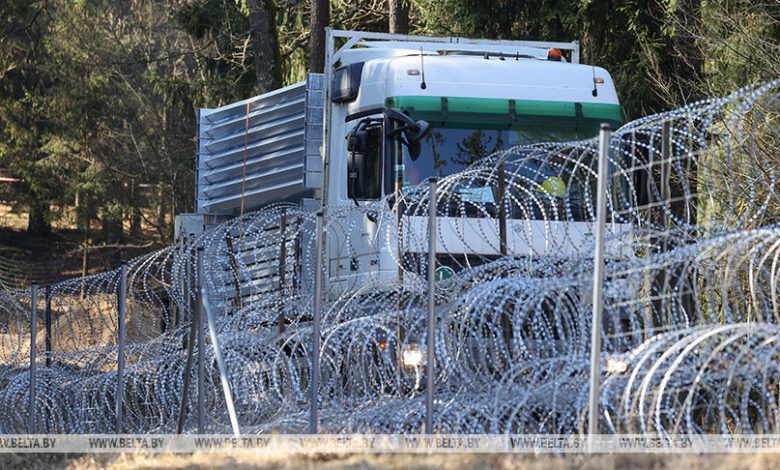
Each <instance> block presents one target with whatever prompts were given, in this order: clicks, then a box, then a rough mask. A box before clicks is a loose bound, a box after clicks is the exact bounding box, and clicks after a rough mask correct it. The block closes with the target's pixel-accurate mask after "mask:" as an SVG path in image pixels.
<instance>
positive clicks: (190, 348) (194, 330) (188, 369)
mask: <svg viewBox="0 0 780 470" xmlns="http://www.w3.org/2000/svg"><path fill="white" fill-rule="evenodd" d="M189 259H191V258H188V261H185V262H184V263H185V264H184V273H182V275H183V276H184V277H185V280H183V281H182V289H181V290H182V296H183V299H184V300H183V302H184V305H183V306H184V307H185V309H186V311H187V316H188V317H189V321H190V335H189V339H187V341H186V343H187V360H186V362H185V363H184V378H183V381H184V383H183V385H182V391H181V404H180V405H179V422H178V424H177V426H176V434H181V433H182V432H183V431H184V422H185V420H186V418H187V404H188V401H189V396H190V377H191V375H192V360H193V356H194V354H195V336H196V335H197V334H198V317H197V316H196V315H192V301H191V298H190V295H189V292H188V293H187V294H186V296H185V294H184V286H185V285H187V286H191V282H190V281H191V278H190V269H189V268H190V266H191V264H190V261H189ZM182 313H184V312H182ZM182 318H183V317H182Z"/></svg>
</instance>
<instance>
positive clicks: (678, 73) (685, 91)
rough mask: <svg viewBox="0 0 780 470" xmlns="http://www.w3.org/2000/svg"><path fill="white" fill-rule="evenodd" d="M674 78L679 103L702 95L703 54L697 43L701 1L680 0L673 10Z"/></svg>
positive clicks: (696, 98)
mask: <svg viewBox="0 0 780 470" xmlns="http://www.w3.org/2000/svg"><path fill="white" fill-rule="evenodd" d="M673 21H674V33H673V34H674V35H673V36H672V47H673V48H674V56H673V59H672V60H673V64H674V71H673V73H674V77H675V81H676V82H677V86H678V90H677V92H678V94H679V97H680V100H679V102H678V105H680V106H682V105H684V104H687V103H691V102H693V101H696V100H700V99H702V98H704V97H705V96H704V94H703V93H702V85H703V82H704V79H703V76H702V72H703V69H704V57H703V55H702V50H701V48H700V47H699V45H698V44H697V39H698V38H699V37H701V35H702V23H701V22H702V19H701V0H680V1H678V2H677V6H676V9H675V10H674V19H673Z"/></svg>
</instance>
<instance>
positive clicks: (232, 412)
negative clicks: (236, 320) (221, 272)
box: [200, 289, 241, 437]
mask: <svg viewBox="0 0 780 470" xmlns="http://www.w3.org/2000/svg"><path fill="white" fill-rule="evenodd" d="M200 297H201V299H202V300H203V313H204V315H205V317H206V325H207V326H208V328H209V336H210V337H211V345H212V346H214V357H215V359H216V360H217V367H218V368H219V379H220V381H221V382H222V392H223V393H224V394H225V404H226V405H227V409H228V416H229V417H230V426H231V427H232V428H233V434H234V435H235V436H236V437H239V436H240V435H241V430H240V429H239V427H238V416H237V415H236V407H235V404H234V403H233V392H232V391H231V389H230V381H229V380H228V376H227V367H226V366H225V359H224V358H223V357H222V351H220V349H219V338H218V337H217V328H216V327H215V326H214V318H213V317H212V315H211V306H210V305H209V302H208V297H207V296H206V291H205V290H204V289H201V291H200Z"/></svg>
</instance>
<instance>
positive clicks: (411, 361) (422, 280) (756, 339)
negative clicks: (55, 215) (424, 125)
mask: <svg viewBox="0 0 780 470" xmlns="http://www.w3.org/2000/svg"><path fill="white" fill-rule="evenodd" d="M778 98H780V81H776V82H771V83H765V84H760V85H755V86H752V87H748V88H745V89H742V90H739V91H738V92H735V93H734V94H732V95H730V96H727V97H724V98H721V99H714V100H707V101H702V102H699V103H695V104H692V105H690V106H687V107H685V108H681V109H678V110H674V111H671V112H668V113H663V114H659V115H654V116H650V117H648V118H644V119H641V120H638V121H634V122H631V123H629V124H627V125H625V126H623V127H622V128H621V129H619V130H618V131H616V132H615V133H614V134H613V136H612V138H611V140H610V144H609V173H608V174H609V182H610V184H609V191H608V195H607V196H608V198H607V227H608V236H607V239H606V266H605V269H606V275H605V284H604V289H603V295H604V310H603V326H602V330H601V331H602V337H603V342H602V348H601V353H602V370H603V373H602V374H601V376H600V383H601V389H600V390H601V391H600V395H599V403H600V413H599V415H598V416H599V420H600V421H599V424H600V428H601V429H602V431H604V432H628V433H647V434H662V435H674V434H690V433H693V434H700V433H778V432H780V407H779V406H778V403H779V400H780V386H778V384H780V369H779V368H778V367H779V366H778V365H780V350H779V349H778V348H779V347H780V344H778V339H780V327H778V320H779V319H780V311H779V309H780V304H779V303H778V297H779V294H780V292H778V291H779V290H780V284H779V283H778V276H780V264H779V263H778V258H780V226H779V225H778V222H780V195H779V194H778V188H779V185H778V170H780V141H778V137H780V126H778V124H777V122H778V117H779V116H778V111H780V105H778ZM597 165H598V143H597V141H596V139H593V140H586V141H580V142H569V143H554V144H537V145H531V146H523V147H516V148H513V149H511V150H509V151H506V152H502V153H500V154H496V155H493V156H491V157H490V158H488V159H486V160H482V161H480V162H478V163H476V164H474V165H472V166H471V167H470V168H469V169H468V170H466V171H464V172H462V173H459V174H456V175H452V176H447V177H444V178H442V179H441V180H439V181H438V184H437V189H436V193H435V195H434V200H435V201H436V213H437V219H438V222H437V224H436V231H435V233H433V234H431V233H430V232H429V230H428V228H427V227H428V225H427V223H428V214H429V211H430V210H431V208H430V207H429V206H430V203H429V202H428V201H429V200H430V194H429V192H428V191H430V189H429V188H430V186H428V185H420V186H416V187H406V188H404V190H403V192H402V193H401V195H400V197H395V196H391V197H389V198H386V199H385V200H382V201H377V202H373V203H370V202H361V203H360V204H359V205H358V206H357V207H356V206H355V205H351V206H347V207H328V208H327V209H326V211H325V218H324V227H323V229H324V234H325V237H324V248H325V253H326V256H325V259H324V260H323V263H322V271H321V272H319V273H317V272H316V266H317V263H316V259H315V258H316V253H317V242H318V240H319V239H318V236H317V215H316V211H317V210H318V209H308V208H306V207H302V206H293V205H276V206H272V207H268V208H265V209H263V210H260V211H257V212H253V213H249V214H245V215H244V216H243V217H241V218H238V219H234V220H231V221H228V222H226V223H224V224H222V225H220V226H218V227H216V228H214V229H212V230H210V231H207V232H205V233H203V234H200V235H197V236H193V237H189V238H187V239H182V240H179V241H178V242H177V243H176V244H175V245H173V246H171V247H168V248H166V249H163V250H160V251H156V252H153V253H150V254H148V255H145V256H142V257H139V258H135V259H133V260H130V261H129V262H128V264H127V266H128V274H127V301H126V304H125V305H126V312H125V323H124V335H125V337H124V341H123V348H124V357H125V366H124V371H123V374H122V378H121V380H122V383H123V387H122V400H121V415H122V417H123V419H122V428H123V430H125V431H128V432H150V433H168V432H175V431H176V430H177V427H178V424H179V421H180V420H181V424H182V426H181V427H182V428H183V429H184V430H185V431H186V432H192V431H195V430H201V431H206V432H225V431H226V430H228V429H229V423H230V420H229V416H228V407H227V403H226V400H225V394H224V389H223V388H222V387H221V385H220V370H219V367H218V362H222V361H219V360H218V359H224V361H223V362H224V366H225V376H226V378H227V382H228V384H229V386H230V390H231V392H232V400H233V402H234V405H235V411H236V417H237V421H238V424H239V425H240V427H241V431H242V432H304V431H306V430H307V429H308V425H309V419H310V415H309V413H310V404H311V401H310V396H311V393H312V390H311V385H312V375H311V370H312V367H311V364H312V354H313V353H314V354H316V356H317V357H318V358H319V369H318V370H319V376H318V381H317V390H316V392H315V395H316V396H317V397H318V403H319V428H318V429H319V430H321V431H325V432H333V433H341V432H392V433H398V432H419V431H420V430H421V429H422V427H423V422H424V419H425V393H426V385H425V384H426V380H425V379H426V377H425V368H424V366H425V359H424V358H425V357H426V355H425V354H424V352H425V345H426V344H427V339H428V338H427V329H426V326H427V323H426V312H427V306H428V303H427V302H428V300H427V299H428V283H427V280H426V279H427V274H428V269H435V271H436V279H437V282H436V289H435V303H436V308H435V321H436V322H435V328H434V330H433V331H434V336H435V345H436V346H435V351H434V356H435V368H434V374H435V375H434V377H433V379H434V380H433V383H434V389H433V394H434V402H433V429H434V430H435V431H436V432H446V433H505V432H513V433H554V434H566V433H581V432H585V429H586V428H587V413H588V379H589V368H590V358H591V351H590V344H591V343H590V339H591V337H590V333H591V328H592V323H591V322H592V312H593V305H592V289H593V287H592V286H593V270H594V254H593V253H594V249H595V235H594V233H595V228H596V227H595V220H596V215H597V214H596V209H595V207H596V196H597V177H598V171H597V168H598V167H597ZM430 236H433V237H434V238H435V247H436V253H437V257H436V261H437V265H436V266H435V267H430V266H428V265H429V261H428V259H429V258H428V246H429V241H430V240H429V238H430ZM199 248H202V249H203V259H204V272H203V277H202V280H201V281H200V284H201V285H202V287H203V289H202V291H199V289H198V283H199V281H198V279H199V276H198V269H197V257H198V249H199ZM318 274H319V275H321V276H322V278H323V279H325V287H324V292H323V294H322V309H321V312H322V315H321V321H320V322H319V327H320V339H321V341H320V342H319V345H320V346H319V348H318V349H317V350H316V351H312V344H314V343H313V341H312V339H313V338H312V335H313V331H314V322H313V319H314V318H315V313H316V312H315V305H314V298H315V295H314V293H315V279H316V277H317V275H318ZM120 280H121V275H120V271H119V270H116V271H111V272H107V273H103V274H99V275H95V276H90V277H85V278H78V279H72V280H68V281H65V282H61V283H57V284H53V285H50V286H41V287H40V288H39V289H38V298H37V303H36V307H37V308H36V309H35V310H36V311H37V323H36V325H37V326H36V330H35V335H34V337H35V342H34V344H35V348H34V349H35V351H36V367H35V371H34V374H31V367H30V356H31V350H32V348H31V323H32V322H31V320H32V318H31V316H32V315H31V312H32V310H33V309H32V305H31V292H30V291H29V290H9V289H6V288H2V287H0V403H2V405H0V408H2V409H3V410H5V411H4V412H3V413H0V433H20V432H25V431H31V429H30V422H29V418H30V416H29V415H30V413H29V409H30V408H29V400H30V396H31V378H32V377H33V376H34V377H35V378H34V395H33V396H34V426H35V429H34V430H35V431H37V432H59V433H105V432H113V431H114V430H115V423H116V416H117V413H116V408H117V396H116V391H117V376H118V373H117V362H118V361H117V358H118V354H119V351H118V333H119V331H118V330H119V328H118V327H119V325H118V318H119V312H118V303H117V289H118V285H119V282H120ZM201 292H202V293H203V295H200V294H201ZM204 300H205V301H206V302H207V309H208V310H209V312H210V313H209V315H210V317H209V318H211V319H212V320H213V325H214V333H216V336H215V337H216V338H218V345H217V347H214V346H215V344H214V343H213V342H212V341H206V342H198V341H196V340H197V335H193V332H194V331H195V330H197V329H198V328H200V329H201V331H202V330H203V329H204V325H203V324H202V323H201V324H199V325H196V326H197V327H196V328H193V319H195V318H196V317H197V314H198V311H199V309H198V306H199V305H201V304H202V302H203V301H204ZM217 352H219V354H220V355H221V358H218V357H217V355H216V353H217ZM197 357H202V358H203V371H204V372H203V375H202V376H200V377H199V374H198V372H197V367H196V365H195V364H194V362H195V361H197V360H198V359H195V358H197ZM198 383H200V384H201V386H200V388H199V387H198ZM185 389H186V391H187V392H186V393H185ZM198 390H201V392H198ZM182 408H183V412H182ZM198 409H202V410H203V415H202V418H199V417H198V412H197V410H198ZM180 417H181V418H183V419H181V418H180Z"/></svg>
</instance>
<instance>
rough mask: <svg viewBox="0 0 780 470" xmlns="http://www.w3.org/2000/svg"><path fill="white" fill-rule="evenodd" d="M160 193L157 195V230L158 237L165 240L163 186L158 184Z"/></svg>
mask: <svg viewBox="0 0 780 470" xmlns="http://www.w3.org/2000/svg"><path fill="white" fill-rule="evenodd" d="M159 191H160V192H159V193H158V194H157V196H158V199H157V229H158V230H159V231H160V237H162V238H163V239H165V201H166V200H167V199H168V198H166V197H165V186H164V185H163V184H162V183H160V190H159Z"/></svg>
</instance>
